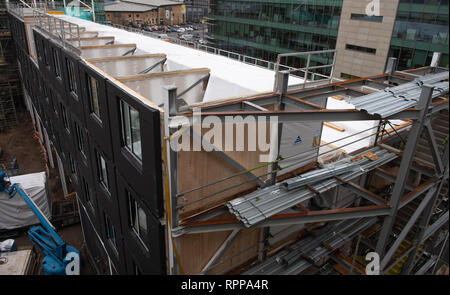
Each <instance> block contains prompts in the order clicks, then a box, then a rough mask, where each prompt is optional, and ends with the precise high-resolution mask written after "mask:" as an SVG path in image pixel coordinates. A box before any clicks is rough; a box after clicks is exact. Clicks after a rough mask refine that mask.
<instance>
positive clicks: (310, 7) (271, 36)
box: [209, 0, 342, 66]
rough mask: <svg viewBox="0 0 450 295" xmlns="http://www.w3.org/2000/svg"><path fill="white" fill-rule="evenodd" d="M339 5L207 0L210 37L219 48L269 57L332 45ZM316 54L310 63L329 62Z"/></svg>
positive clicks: (314, 0) (338, 1) (334, 0)
mask: <svg viewBox="0 0 450 295" xmlns="http://www.w3.org/2000/svg"><path fill="white" fill-rule="evenodd" d="M341 8H342V0H327V1H318V0H284V1H283V0H280V1H267V0H265V1H243V0H240V1H235V0H211V9H212V15H211V19H212V20H211V27H210V30H209V31H210V37H211V40H210V41H212V42H214V44H215V46H217V47H219V48H221V49H225V50H229V51H234V52H239V53H241V54H244V55H248V56H253V57H257V58H261V59H264V60H271V61H274V60H276V57H277V55H278V54H279V53H286V52H298V51H314V50H325V49H334V48H335V47H336V40H337V35H338V29H339V19H340V15H341ZM320 58H323V57H316V60H314V59H313V60H312V65H314V64H315V63H320V62H324V63H328V62H329V61H328V60H325V61H321V60H319V59H320ZM293 62H294V64H293V65H294V66H302V63H303V62H302V61H301V60H295V61H293Z"/></svg>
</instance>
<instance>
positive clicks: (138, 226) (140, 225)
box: [127, 191, 147, 241]
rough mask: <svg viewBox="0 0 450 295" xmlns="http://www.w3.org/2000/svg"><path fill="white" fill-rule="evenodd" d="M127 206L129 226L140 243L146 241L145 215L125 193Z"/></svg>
mask: <svg viewBox="0 0 450 295" xmlns="http://www.w3.org/2000/svg"><path fill="white" fill-rule="evenodd" d="M127 195H128V204H129V208H130V226H131V228H132V229H133V231H134V232H135V233H136V235H137V236H138V237H139V238H140V240H141V241H146V240H147V238H146V235H147V214H146V213H145V211H144V209H143V208H142V206H141V205H139V203H138V202H136V200H135V199H134V198H133V196H131V194H130V193H129V192H128V191H127Z"/></svg>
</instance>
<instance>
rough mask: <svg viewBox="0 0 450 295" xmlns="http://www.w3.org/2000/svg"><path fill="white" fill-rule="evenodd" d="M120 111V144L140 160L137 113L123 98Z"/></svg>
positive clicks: (139, 129) (139, 135)
mask: <svg viewBox="0 0 450 295" xmlns="http://www.w3.org/2000/svg"><path fill="white" fill-rule="evenodd" d="M120 112H121V117H122V144H123V145H124V146H125V148H126V149H127V150H128V151H130V152H131V153H132V154H133V155H135V156H136V157H137V158H138V159H139V160H142V150H141V127H140V122H139V113H138V111H136V109H134V108H133V107H132V106H130V105H129V104H128V103H126V102H124V101H123V100H121V101H120Z"/></svg>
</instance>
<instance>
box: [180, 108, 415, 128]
mask: <svg viewBox="0 0 450 295" xmlns="http://www.w3.org/2000/svg"><path fill="white" fill-rule="evenodd" d="M419 113H420V111H419V110H417V109H409V110H405V111H402V112H399V113H397V114H394V115H392V116H390V117H389V118H387V119H389V120H393V119H417V118H418V115H419ZM183 115H184V116H186V117H187V118H188V119H189V120H190V123H191V124H192V120H193V115H194V114H193V113H186V114H183ZM201 116H217V117H218V118H219V119H220V120H221V121H222V122H223V123H225V118H227V117H228V118H233V117H236V116H242V117H247V116H253V117H255V118H256V117H258V118H260V117H264V118H265V119H266V122H269V121H270V117H277V118H278V122H280V123H285V122H305V121H309V122H311V121H321V122H325V121H326V122H335V121H376V120H378V118H377V117H376V116H374V115H369V114H367V113H366V112H363V111H357V110H354V109H349V110H331V109H323V110H301V111H241V112H239V111H236V112H234V111H230V112H209V111H206V112H204V111H203V110H202V113H201Z"/></svg>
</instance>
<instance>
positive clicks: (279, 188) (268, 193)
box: [227, 147, 397, 227]
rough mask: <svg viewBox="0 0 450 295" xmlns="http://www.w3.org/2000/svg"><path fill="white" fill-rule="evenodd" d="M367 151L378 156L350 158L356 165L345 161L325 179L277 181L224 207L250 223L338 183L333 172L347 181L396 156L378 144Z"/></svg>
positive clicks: (246, 222)
mask: <svg viewBox="0 0 450 295" xmlns="http://www.w3.org/2000/svg"><path fill="white" fill-rule="evenodd" d="M371 151H372V152H373V153H375V154H376V155H377V156H378V159H377V160H375V161H371V160H370V159H368V158H362V159H360V160H358V161H356V162H353V163H352V164H351V165H356V169H355V168H354V167H352V166H350V165H348V164H347V165H348V166H345V167H346V168H345V169H348V170H345V169H343V171H345V173H343V174H339V173H338V174H329V175H328V177H327V178H325V179H317V178H316V179H315V178H313V177H312V178H309V179H310V181H309V182H308V181H307V182H304V183H303V184H302V185H301V186H299V187H296V188H294V189H290V190H287V189H285V188H284V187H285V186H286V184H285V182H282V183H278V184H276V185H273V186H270V187H266V188H264V189H261V190H258V191H255V192H253V193H251V194H249V195H246V196H244V197H240V198H237V199H234V200H232V201H230V202H228V203H227V207H228V209H229V211H230V212H231V213H233V214H234V215H236V217H237V218H238V219H239V220H240V221H242V222H243V223H244V225H245V226H246V227H251V226H252V225H254V224H256V223H258V222H261V221H263V220H265V219H267V218H269V217H271V216H273V215H275V214H278V213H280V212H282V211H284V210H286V209H288V208H290V207H293V206H295V205H297V204H299V203H301V202H303V201H306V200H309V199H311V198H312V197H314V195H315V194H316V193H323V192H326V191H329V190H331V189H332V188H334V187H336V186H338V185H339V184H340V182H339V181H338V180H337V179H336V178H335V177H334V176H338V175H339V176H340V178H341V179H343V180H344V181H349V180H352V179H354V178H356V177H358V176H360V175H362V174H364V173H367V172H368V171H371V170H373V169H375V168H377V167H380V166H382V165H384V164H386V163H389V162H390V161H392V160H394V159H395V158H397V155H395V154H393V153H390V152H388V151H386V150H382V149H380V148H378V147H375V148H373V149H372V150H371ZM365 152H367V151H365ZM315 171H319V170H315ZM313 173H319V172H313ZM300 177H303V176H300ZM288 181H291V180H288ZM306 185H308V187H307V186H306Z"/></svg>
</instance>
